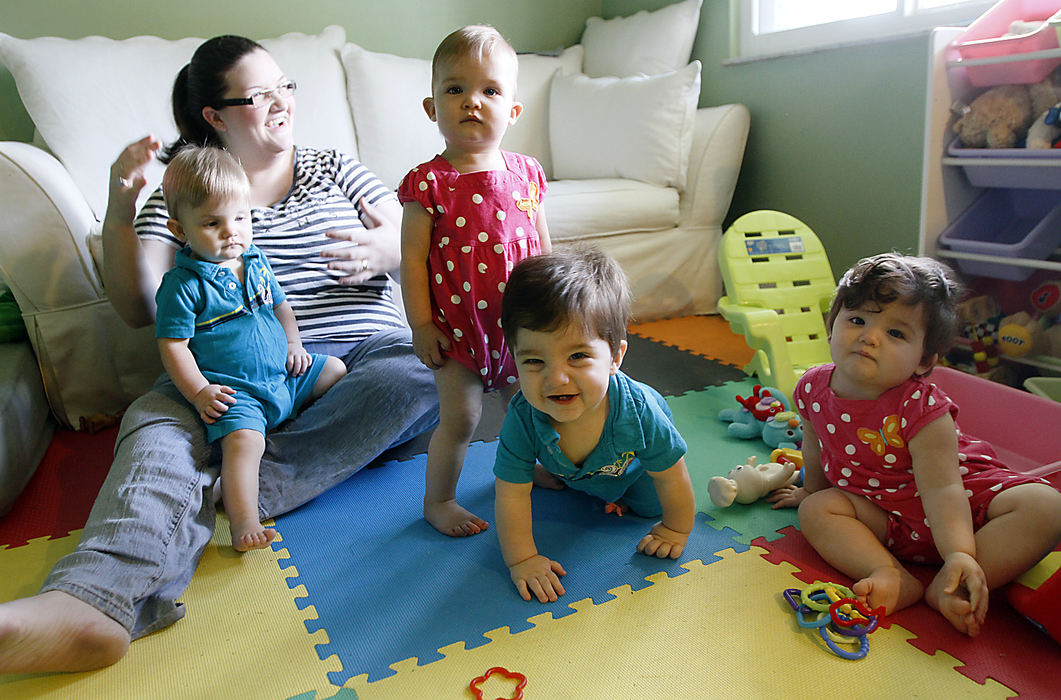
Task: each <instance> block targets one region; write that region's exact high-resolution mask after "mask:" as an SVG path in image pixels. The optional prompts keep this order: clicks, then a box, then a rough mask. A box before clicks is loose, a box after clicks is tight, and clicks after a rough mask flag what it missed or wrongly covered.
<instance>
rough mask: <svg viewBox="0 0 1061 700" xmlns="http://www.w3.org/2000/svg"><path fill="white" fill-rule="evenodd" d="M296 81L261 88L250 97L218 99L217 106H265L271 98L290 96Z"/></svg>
mask: <svg viewBox="0 0 1061 700" xmlns="http://www.w3.org/2000/svg"><path fill="white" fill-rule="evenodd" d="M296 87H298V86H297V85H295V81H294V80H292V81H290V82H286V83H284V84H283V85H277V86H276V87H274V88H273V89H272V90H259V91H258V92H256V93H254V94H253V95H251V96H250V97H230V98H227V99H224V100H218V102H217V105H216V107H219V108H220V107H240V106H243V105H250V106H252V107H264V106H265V104H266V103H267V102H269V100H272V99H274V98H277V97H290V96H291V94H292V93H293V92H294V91H295V88H296Z"/></svg>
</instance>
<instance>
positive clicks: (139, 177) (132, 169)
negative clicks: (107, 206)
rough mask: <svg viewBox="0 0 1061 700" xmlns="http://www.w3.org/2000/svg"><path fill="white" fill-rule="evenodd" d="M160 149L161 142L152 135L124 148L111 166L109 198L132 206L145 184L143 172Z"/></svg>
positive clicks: (145, 178)
mask: <svg viewBox="0 0 1061 700" xmlns="http://www.w3.org/2000/svg"><path fill="white" fill-rule="evenodd" d="M161 148H162V142H161V141H159V140H158V137H156V136H155V135H153V134H148V135H147V136H145V137H144V138H142V139H140V140H139V141H136V142H135V143H131V144H129V145H128V146H126V147H125V150H124V151H122V152H121V155H119V156H118V159H117V160H116V161H114V164H113V165H111V181H110V196H111V200H112V201H113V200H115V199H116V198H119V199H122V200H123V201H124V200H127V203H128V204H130V205H132V204H135V203H136V197H137V195H139V194H140V190H142V189H143V188H144V185H146V184H147V175H146V174H145V170H146V169H147V166H148V165H150V164H151V161H153V160H154V159H155V157H156V155H157V154H158V152H159V150H160V149H161Z"/></svg>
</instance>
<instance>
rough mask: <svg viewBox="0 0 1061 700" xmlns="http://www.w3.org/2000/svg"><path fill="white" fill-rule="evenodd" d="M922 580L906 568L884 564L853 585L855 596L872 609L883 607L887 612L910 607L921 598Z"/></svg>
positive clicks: (852, 590) (852, 589)
mask: <svg viewBox="0 0 1061 700" xmlns="http://www.w3.org/2000/svg"><path fill="white" fill-rule="evenodd" d="M922 590H923V588H922V586H921V582H920V581H918V580H917V579H916V578H914V576H913V575H912V574H911V573H910V572H908V571H906V570H905V569H898V568H895V567H892V566H883V567H881V568H879V569H874V570H873V571H871V572H870V574H869V576H867V577H866V578H864V579H862V580H861V581H856V582H855V584H854V585H853V586H851V592H852V593H854V594H855V597H856V598H858V599H859V600H861V601H862V602H864V603H865V604H866V605H867V606H869V608H870V609H876V608H879V607H883V608H884V611H885V613H886V614H891V613H893V612H895V611H897V610H902V609H903V608H906V607H909V606H911V605H913V604H914V603H916V602H917V601H919V600H920V599H921V593H922Z"/></svg>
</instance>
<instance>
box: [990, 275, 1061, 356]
mask: <svg viewBox="0 0 1061 700" xmlns="http://www.w3.org/2000/svg"><path fill="white" fill-rule="evenodd" d="M1030 303H1031V311H1030V312H1029V311H1018V312H1017V313H1015V314H1010V315H1009V316H1006V317H1005V318H1003V319H1002V320H1001V321H1000V322H999V328H998V339H999V340H998V342H999V347H1000V348H1001V350H1002V352H1003V353H1004V354H1006V355H1008V356H1009V357H1021V356H1022V355H1028V354H1032V355H1035V354H1046V355H1052V356H1054V357H1061V324H1059V323H1058V314H1059V313H1061V281H1058V280H1054V281H1051V282H1044V283H1043V284H1040V285H1039V286H1038V287H1036V288H1035V289H1033V290H1032V293H1031V295H1030Z"/></svg>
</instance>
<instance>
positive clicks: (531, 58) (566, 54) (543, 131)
mask: <svg viewBox="0 0 1061 700" xmlns="http://www.w3.org/2000/svg"><path fill="white" fill-rule="evenodd" d="M581 72H582V47H581V46H580V45H578V44H576V45H574V46H572V47H570V48H568V49H565V50H564V51H563V52H562V53H561V54H560V55H559V56H541V55H537V54H520V55H519V77H518V78H517V80H516V100H517V101H519V102H521V103H522V104H523V113H522V114H520V116H519V119H517V120H516V123H515V124H513V125H512V126H510V127H509V128H508V132H507V133H506V134H505V138H504V139H503V140H502V141H501V147H502V148H504V149H505V150H508V151H515V152H516V153H522V154H524V155H528V156H534V157H535V158H537V159H538V162H539V163H541V164H542V168H543V169H544V170H545V175H546V177H550V178H551V177H552V176H553V159H552V154H551V153H550V148H549V109H550V107H549V104H550V103H549V87H550V86H551V85H552V81H553V76H555V75H575V74H578V73H581Z"/></svg>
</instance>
